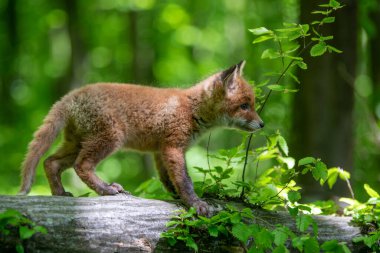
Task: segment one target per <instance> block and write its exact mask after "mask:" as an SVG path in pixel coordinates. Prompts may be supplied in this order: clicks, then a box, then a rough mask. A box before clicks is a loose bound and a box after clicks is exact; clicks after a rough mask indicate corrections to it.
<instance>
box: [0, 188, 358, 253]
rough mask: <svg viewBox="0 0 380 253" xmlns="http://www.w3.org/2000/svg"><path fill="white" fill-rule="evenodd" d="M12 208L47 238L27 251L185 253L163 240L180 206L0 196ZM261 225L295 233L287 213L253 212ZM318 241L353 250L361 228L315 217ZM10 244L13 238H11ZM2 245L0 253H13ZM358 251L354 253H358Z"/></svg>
mask: <svg viewBox="0 0 380 253" xmlns="http://www.w3.org/2000/svg"><path fill="white" fill-rule="evenodd" d="M8 208H11V209H15V210H18V211H20V212H21V213H22V214H24V215H25V216H27V217H28V218H29V219H31V220H32V221H33V222H35V223H36V224H37V225H40V226H44V227H46V228H47V230H48V233H47V234H35V235H34V236H33V237H32V238H30V239H28V240H26V241H25V242H24V247H25V249H26V252H72V253H73V252H82V253H83V252H92V253H94V252H168V251H170V252H173V251H177V252H183V250H184V248H183V247H182V248H180V249H179V248H177V249H176V248H171V249H168V245H167V244H166V243H165V242H164V241H163V240H162V239H161V240H160V234H161V233H162V232H163V231H165V230H166V226H165V224H166V223H167V222H168V221H169V220H170V218H171V216H173V212H174V211H175V210H178V209H180V208H183V207H182V206H180V205H178V204H177V203H176V202H165V201H159V200H150V199H142V198H137V197H133V196H130V195H117V196H104V197H88V198H73V197H55V196H0V212H2V211H4V210H6V209H8ZM253 212H254V215H255V216H257V217H259V219H257V222H258V223H261V224H262V225H263V226H273V225H274V224H283V225H285V226H288V227H289V228H291V229H292V230H295V222H294V219H293V218H291V217H290V216H289V215H288V214H287V213H286V212H268V211H264V210H256V209H254V210H253ZM315 220H316V221H317V223H318V228H319V237H318V239H319V241H320V242H324V241H326V240H331V239H336V240H338V241H341V242H346V243H347V245H348V246H349V248H351V249H353V245H352V243H351V239H352V238H353V237H354V236H356V235H358V234H360V229H359V228H357V227H353V226H351V225H350V224H349V221H350V217H334V216H315ZM7 241H12V238H7ZM8 246H9V245H6V244H5V243H4V241H3V242H0V252H5V251H9V248H7V247H8ZM200 251H201V252H202V251H203V252H222V251H223V252H243V249H242V248H239V247H238V246H236V245H235V246H233V245H223V242H221V243H220V244H215V242H213V244H212V245H210V247H208V246H207V245H202V247H201V248H200ZM354 251H355V250H354Z"/></svg>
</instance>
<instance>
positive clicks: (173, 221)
mask: <svg viewBox="0 0 380 253" xmlns="http://www.w3.org/2000/svg"><path fill="white" fill-rule="evenodd" d="M177 224H180V222H179V221H175V220H171V221H168V222H167V223H166V227H173V226H175V225H177Z"/></svg>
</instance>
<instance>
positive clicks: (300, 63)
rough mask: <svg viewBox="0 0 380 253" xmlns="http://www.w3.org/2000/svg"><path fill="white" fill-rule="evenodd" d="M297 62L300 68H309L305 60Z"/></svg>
mask: <svg viewBox="0 0 380 253" xmlns="http://www.w3.org/2000/svg"><path fill="white" fill-rule="evenodd" d="M296 64H297V66H298V67H300V69H307V65H306V63H305V62H303V61H297V62H296Z"/></svg>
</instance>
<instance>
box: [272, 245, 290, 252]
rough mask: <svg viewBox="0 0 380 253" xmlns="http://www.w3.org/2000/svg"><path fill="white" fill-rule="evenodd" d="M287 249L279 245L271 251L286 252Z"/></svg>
mask: <svg viewBox="0 0 380 253" xmlns="http://www.w3.org/2000/svg"><path fill="white" fill-rule="evenodd" d="M288 252H289V250H288V249H287V248H286V247H285V246H284V245H279V246H278V247H276V248H275V249H274V250H273V253H288Z"/></svg>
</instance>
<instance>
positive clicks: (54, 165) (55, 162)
mask: <svg viewBox="0 0 380 253" xmlns="http://www.w3.org/2000/svg"><path fill="white" fill-rule="evenodd" d="M78 151H79V150H78V148H77V147H76V145H75V144H73V143H69V142H65V143H64V144H63V145H62V147H61V148H60V149H59V150H58V151H57V152H56V153H55V154H53V155H52V156H49V157H48V158H47V159H46V160H45V161H44V168H45V173H46V176H47V179H48V181H49V185H50V189H51V193H52V195H59V196H72V194H71V193H69V192H66V191H65V189H64V188H63V185H62V181H61V174H62V172H63V171H64V170H66V169H68V168H70V167H72V166H73V165H74V161H75V159H76V158H77V155H78Z"/></svg>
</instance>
